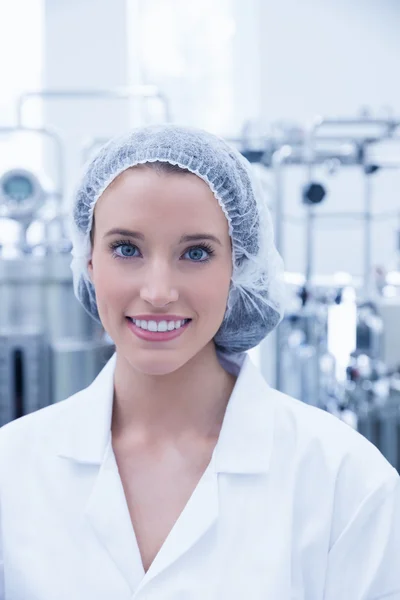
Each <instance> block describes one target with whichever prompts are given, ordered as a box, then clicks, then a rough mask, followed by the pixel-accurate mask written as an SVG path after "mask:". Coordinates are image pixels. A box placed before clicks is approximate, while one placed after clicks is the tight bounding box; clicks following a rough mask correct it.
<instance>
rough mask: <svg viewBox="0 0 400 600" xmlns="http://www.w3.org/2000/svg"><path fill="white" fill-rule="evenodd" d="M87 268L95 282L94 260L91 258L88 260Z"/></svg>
mask: <svg viewBox="0 0 400 600" xmlns="http://www.w3.org/2000/svg"><path fill="white" fill-rule="evenodd" d="M87 270H88V273H89V277H90V280H91V281H92V283H93V261H92V259H91V258H89V260H88V264H87Z"/></svg>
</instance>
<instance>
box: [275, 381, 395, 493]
mask: <svg viewBox="0 0 400 600" xmlns="http://www.w3.org/2000/svg"><path fill="white" fill-rule="evenodd" d="M268 393H269V395H270V399H271V401H272V402H273V403H274V407H275V426H276V432H277V433H279V435H280V436H282V435H286V437H287V438H288V439H290V440H291V443H292V444H294V445H295V447H296V453H297V456H298V457H299V458H300V457H302V458H303V459H305V458H307V457H308V458H311V457H312V456H317V457H318V459H319V460H320V461H324V463H325V465H326V467H327V468H329V469H332V470H333V471H338V470H340V469H343V468H344V466H345V465H353V466H354V468H356V470H358V471H361V472H362V473H363V477H364V478H365V479H366V480H367V482H369V483H370V485H371V486H373V485H374V484H375V483H376V479H377V478H378V479H379V478H380V477H381V478H382V479H385V478H386V477H387V476H389V477H391V476H392V475H393V471H394V469H393V467H392V466H391V465H390V463H389V462H388V461H387V460H386V458H385V457H384V456H383V455H382V453H381V452H380V451H379V450H378V448H376V446H374V445H373V444H372V443H371V442H370V441H368V440H367V439H366V438H365V437H364V436H363V435H361V434H360V433H358V432H357V431H356V430H355V429H353V428H352V427H350V426H349V425H348V424H347V423H345V422H343V421H341V420H340V419H339V418H338V417H336V416H334V415H332V414H330V413H328V412H326V411H324V410H322V409H320V408H316V407H315V406H311V405H308V404H305V403H304V402H301V401H300V400H296V399H295V398H292V397H290V396H287V395H286V394H282V393H281V392H278V391H277V390H273V389H271V388H269V392H268Z"/></svg>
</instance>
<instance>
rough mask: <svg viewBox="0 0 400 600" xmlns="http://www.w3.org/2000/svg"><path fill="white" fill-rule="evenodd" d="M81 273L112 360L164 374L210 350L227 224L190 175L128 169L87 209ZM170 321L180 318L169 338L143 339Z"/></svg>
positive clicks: (222, 299) (228, 255)
mask: <svg viewBox="0 0 400 600" xmlns="http://www.w3.org/2000/svg"><path fill="white" fill-rule="evenodd" d="M88 268H89V274H90V276H91V279H92V282H93V284H94V286H95V289H96V298H97V306H98V310H99V315H100V318H101V321H102V323H103V326H104V328H105V330H106V331H107V332H108V334H109V335H110V337H111V338H112V340H113V341H114V343H115V345H116V347H117V351H118V353H122V354H123V356H124V357H125V358H126V359H127V360H128V362H129V363H130V364H131V365H132V367H134V368H135V369H137V370H139V371H141V372H144V373H147V374H158V375H161V374H167V373H171V372H173V371H175V370H176V369H178V368H180V367H181V366H183V365H184V364H185V363H187V362H188V361H189V360H191V359H192V358H193V357H194V356H196V355H197V354H198V353H199V352H200V351H201V350H203V349H204V348H205V347H206V346H207V345H209V344H213V341H212V340H213V337H214V335H215V334H216V332H217V331H218V329H219V327H220V325H221V323H222V320H223V317H224V314H225V309H226V305H227V300H228V293H229V284H230V279H231V274H232V251H231V241H230V237H229V233H228V223H227V220H226V218H225V216H224V214H223V212H222V209H221V207H220V206H219V204H218V202H217V200H216V199H215V197H214V195H213V193H212V192H211V190H210V188H209V187H208V185H207V184H206V183H205V182H204V181H203V180H202V179H200V178H199V177H197V176H196V175H193V174H191V173H182V174H180V173H158V172H156V171H155V170H153V169H150V168H148V167H145V166H144V167H134V168H132V169H128V170H127V171H125V172H124V173H122V174H121V175H120V176H119V177H118V178H117V179H116V180H115V181H114V182H113V183H112V184H111V185H110V186H109V187H108V188H107V189H106V190H105V192H104V193H103V194H102V196H101V198H99V200H98V202H97V204H96V208H95V235H94V243H93V249H92V258H91V260H90V261H89V265H88ZM171 316H173V317H174V318H173V320H174V321H175V320H183V319H190V321H189V323H188V324H186V325H184V326H183V328H182V329H178V330H176V329H174V330H173V332H171V334H170V333H169V332H167V333H163V332H160V333H157V334H156V336H154V334H152V333H150V332H149V328H150V329H154V324H151V325H150V324H149V321H151V320H153V321H154V320H155V321H156V323H158V322H159V321H160V320H166V321H167V326H168V329H169V328H170V327H172V323H171V322H170V321H171V319H170V317H171ZM152 317H153V318H152ZM136 320H137V321H139V322H140V323H138V324H136V323H134V322H135V321H136ZM143 321H145V323H143ZM138 325H139V326H138ZM142 326H143V327H144V328H146V327H147V331H146V329H143V328H142ZM175 326H176V323H175ZM157 328H158V325H157ZM161 328H165V324H164V325H161ZM176 334H178V335H176ZM146 336H148V337H153V338H154V337H158V338H161V341H158V340H157V341H154V340H149V339H144V338H146ZM163 336H164V337H165V338H166V339H163ZM173 336H175V337H173ZM171 337H172V338H173V339H167V338H171Z"/></svg>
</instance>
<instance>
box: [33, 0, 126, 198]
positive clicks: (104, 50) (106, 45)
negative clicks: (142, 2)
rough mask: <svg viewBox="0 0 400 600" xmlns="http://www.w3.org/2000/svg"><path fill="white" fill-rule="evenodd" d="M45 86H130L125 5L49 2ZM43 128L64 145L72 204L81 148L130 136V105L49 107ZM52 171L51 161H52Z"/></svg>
mask: <svg viewBox="0 0 400 600" xmlns="http://www.w3.org/2000/svg"><path fill="white" fill-rule="evenodd" d="M44 43H45V66H44V86H45V87H46V88H50V89H78V88H79V89H108V88H114V87H121V86H122V87H123V86H125V85H126V83H127V61H128V56H127V29H126V2H125V0H112V1H110V0H68V2H66V1H65V0H46V2H45V42H44ZM44 112H45V123H46V125H48V126H53V127H54V128H56V129H57V130H58V131H59V132H60V133H61V134H62V136H63V138H64V140H65V144H66V154H67V171H66V183H67V185H66V198H67V202H69V201H70V198H71V194H72V191H73V189H74V186H75V184H76V179H77V174H78V172H79V168H80V165H81V163H82V145H83V144H84V143H86V142H88V141H89V140H90V139H92V138H93V137H97V136H101V137H110V136H111V135H113V134H116V133H119V132H120V131H123V130H126V128H127V127H128V125H129V106H128V104H127V102H126V101H124V100H118V101H116V102H112V101H104V100H102V101H99V102H93V101H83V100H82V101H79V102H76V101H75V102H74V101H47V102H46V103H45V105H44ZM48 158H49V161H50V165H51V155H50V156H49V155H48Z"/></svg>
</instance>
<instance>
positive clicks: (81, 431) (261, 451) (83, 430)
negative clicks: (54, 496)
mask: <svg viewBox="0 0 400 600" xmlns="http://www.w3.org/2000/svg"><path fill="white" fill-rule="evenodd" d="M219 360H220V362H221V364H222V365H223V366H224V368H226V369H227V370H229V371H230V372H231V373H234V374H236V375H238V378H237V381H236V385H235V387H234V389H233V392H232V394H231V397H230V400H229V403H228V406H227V409H226V412H225V417H224V421H223V425H222V428H221V431H220V436H219V439H218V443H217V446H216V448H215V451H214V455H213V458H214V460H213V465H214V466H213V468H214V470H215V472H217V473H265V472H267V471H268V468H269V463H270V458H271V453H272V444H273V429H274V402H273V401H272V394H273V391H272V390H271V389H270V388H269V386H268V384H267V383H266V382H265V380H264V379H263V377H262V375H261V373H260V372H259V370H258V369H257V368H256V366H255V365H254V364H253V363H252V361H251V359H250V357H249V356H248V355H247V354H242V355H237V356H236V357H234V355H223V354H219ZM115 365H116V354H114V355H113V356H112V357H111V359H110V360H109V361H108V363H107V364H106V366H105V367H104V368H103V370H102V371H101V372H100V373H99V375H98V376H97V378H96V379H95V380H94V381H93V383H92V384H91V385H90V386H89V387H88V388H86V389H85V390H82V391H81V392H79V393H78V394H76V395H75V397H74V398H73V399H71V402H72V404H70V405H69V408H70V410H68V408H67V406H66V407H65V408H66V409H67V410H65V411H64V416H63V419H62V424H61V427H62V430H61V431H59V432H57V433H56V435H57V438H56V439H57V442H56V443H57V448H58V455H59V456H62V457H64V458H69V459H72V460H74V461H77V462H80V463H86V464H97V465H101V464H102V463H103V461H104V459H105V456H106V452H107V448H108V446H109V443H110V441H111V419H112V405H113V395H114V371H115Z"/></svg>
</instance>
